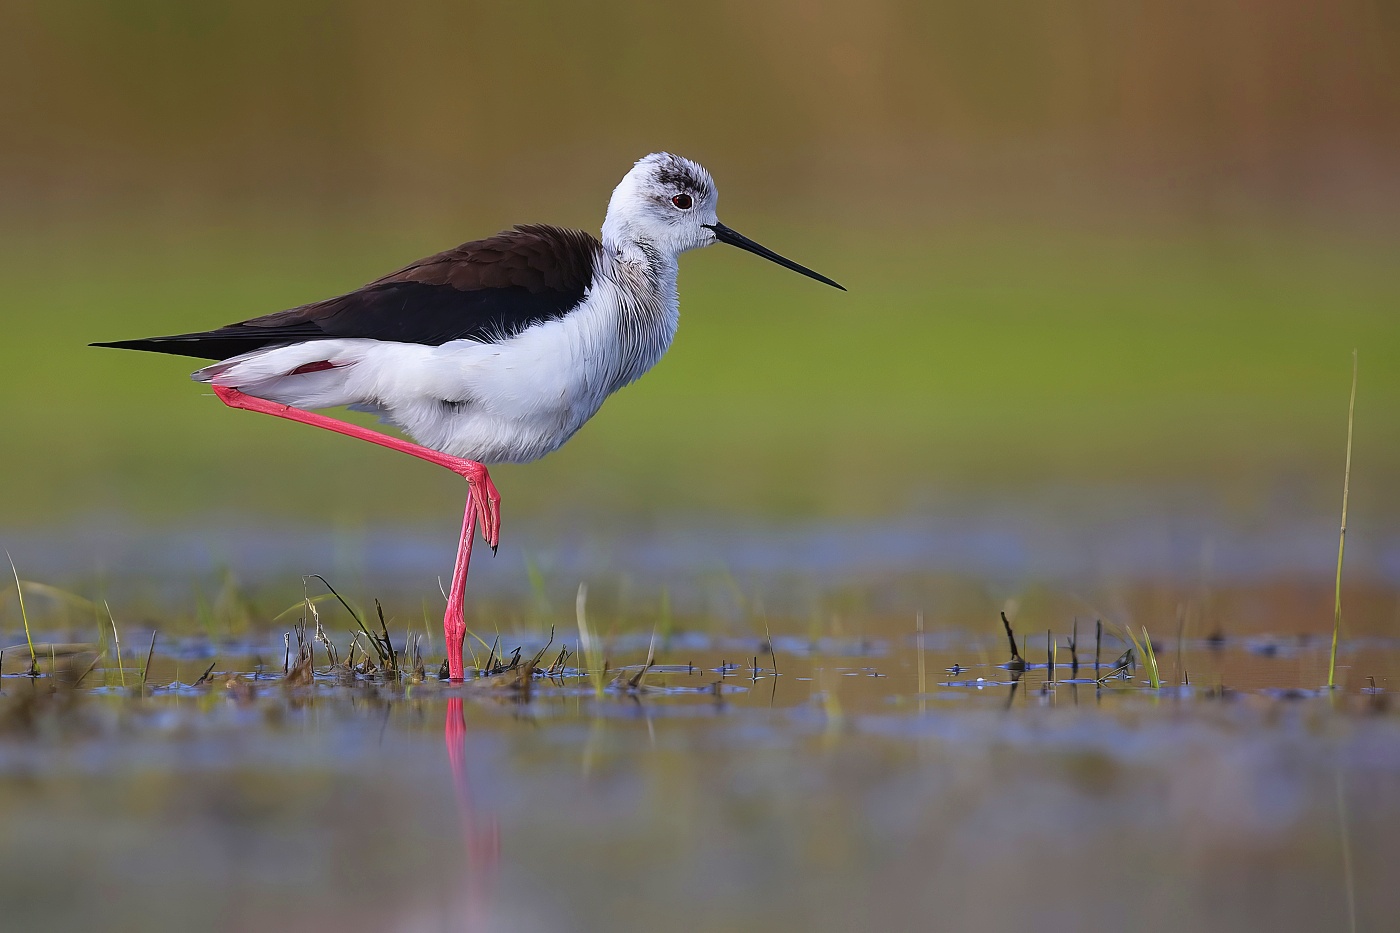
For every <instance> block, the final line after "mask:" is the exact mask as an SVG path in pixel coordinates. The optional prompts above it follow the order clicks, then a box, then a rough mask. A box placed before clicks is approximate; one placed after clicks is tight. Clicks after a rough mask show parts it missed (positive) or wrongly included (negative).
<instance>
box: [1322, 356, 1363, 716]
mask: <svg viewBox="0 0 1400 933" xmlns="http://www.w3.org/2000/svg"><path fill="white" fill-rule="evenodd" d="M1355 416H1356V351H1355V350H1352V351H1351V402H1350V403H1349V404H1348V405H1347V461H1346V469H1345V470H1344V471H1343V473H1342V530H1341V534H1340V535H1339V536H1338V538H1337V583H1336V587H1335V590H1334V602H1333V611H1332V654H1331V657H1330V658H1329V659H1328V661H1327V688H1328V689H1329V690H1331V689H1333V688H1335V687H1336V685H1337V641H1338V640H1339V639H1340V638H1341V634H1342V555H1343V554H1344V553H1345V552H1346V546H1347V498H1348V497H1349V496H1350V494H1351V434H1352V424H1353V422H1354V420H1355Z"/></svg>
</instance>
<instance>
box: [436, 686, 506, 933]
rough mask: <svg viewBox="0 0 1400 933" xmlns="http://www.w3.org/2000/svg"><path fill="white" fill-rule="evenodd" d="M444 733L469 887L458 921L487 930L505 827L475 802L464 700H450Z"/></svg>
mask: <svg viewBox="0 0 1400 933" xmlns="http://www.w3.org/2000/svg"><path fill="white" fill-rule="evenodd" d="M443 734H444V739H445V741H446V743H447V761H448V764H449V765H450V766H451V768H452V786H453V789H454V790H455V791H456V795H457V814H458V817H459V819H460V820H461V824H462V842H463V846H464V849H465V852H466V866H465V869H466V871H465V876H466V877H465V885H464V887H463V889H462V892H461V899H460V901H459V903H461V904H462V905H463V906H462V908H461V913H460V914H459V915H458V917H457V919H458V920H459V921H460V923H461V926H460V927H459V929H464V930H481V929H485V928H486V927H487V925H488V923H489V921H490V918H491V914H492V900H493V898H494V895H495V887H496V876H497V874H498V872H499V867H500V861H501V827H500V823H499V821H498V820H497V819H496V817H495V815H494V814H490V813H482V812H481V811H480V809H479V808H478V807H477V806H476V804H475V802H474V801H473V800H472V792H471V782H470V780H469V779H468V776H467V717H466V712H465V711H464V710H463V708H462V698H461V697H450V698H449V699H448V701H447V722H446V725H445V727H444V729H443Z"/></svg>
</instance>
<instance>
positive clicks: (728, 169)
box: [0, 0, 1400, 569]
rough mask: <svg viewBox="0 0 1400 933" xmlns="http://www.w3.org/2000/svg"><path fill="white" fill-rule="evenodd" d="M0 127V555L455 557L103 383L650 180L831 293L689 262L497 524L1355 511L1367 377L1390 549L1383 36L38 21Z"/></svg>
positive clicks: (880, 11)
mask: <svg viewBox="0 0 1400 933" xmlns="http://www.w3.org/2000/svg"><path fill="white" fill-rule="evenodd" d="M0 88H3V91H0V134H3V135H2V136H0V282H3V285H4V288H3V293H2V294H3V296H4V297H3V305H0V314H3V319H4V320H3V323H4V326H3V337H0V399H3V403H0V404H3V411H4V413H5V414H4V425H3V427H4V430H3V434H0V437H3V445H4V449H3V454H0V489H3V501H4V509H3V515H0V524H3V525H5V526H6V527H10V528H24V527H35V528H37V527H42V526H45V525H48V524H50V523H54V522H57V521H69V520H72V519H73V518H74V517H75V516H83V515H88V514H94V513H101V514H117V515H123V516H130V517H133V518H135V519H136V520H139V521H142V522H152V523H159V522H167V521H168V522H178V521H187V520H189V517H190V516H194V515H200V514H204V513H207V512H209V511H211V510H213V511H218V512H221V513H226V514H227V513H239V514H241V515H244V516H246V517H247V518H248V519H249V520H250V521H252V522H256V521H258V520H259V516H261V515H265V514H276V515H278V516H282V517H287V516H291V517H294V518H295V519H296V520H307V521H323V520H326V519H327V518H330V517H333V518H334V519H335V520H337V521H357V520H375V519H393V520H418V519H421V518H423V517H427V516H432V517H433V518H434V519H435V520H438V519H440V520H442V521H448V520H450V519H451V518H452V514H451V513H453V512H454V511H455V510H456V509H457V508H458V504H457V503H458V493H457V492H454V490H456V489H457V481H456V480H455V479H454V478H453V477H450V476H446V475H441V476H440V475H438V473H439V471H435V470H432V469H431V468H428V467H426V466H424V465H422V464H419V463H417V462H414V461H410V460H408V459H407V458H402V457H397V456H393V455H390V454H388V453H385V452H382V451H379V450H376V449H372V448H370V447H369V446H368V445H363V444H355V443H351V442H349V441H347V440H345V439H343V438H338V437H333V436H329V435H323V434H321V433H319V432H315V431H311V430H309V429H305V428H302V427H300V426H294V425H289V424H285V423H281V422H277V421H275V420H273V419H269V418H260V417H255V416H253V415H249V414H245V413H238V412H231V411H227V410H225V409H224V408H223V407H222V406H221V405H219V404H218V403H217V401H216V400H214V399H213V398H212V397H210V396H208V395H207V394H205V392H204V390H203V389H202V388H200V387H196V386H195V385H192V384H190V383H189V382H187V381H186V374H187V373H188V372H189V371H190V370H192V369H193V368H195V366H196V365H198V364H197V363H196V362H195V361H187V360H182V359H178V358H174V357H161V356H153V355H137V354H131V353H122V352H118V351H112V350H97V349H89V348H87V347H86V346H85V344H87V343H88V342H89V341H93V340H113V339H119V338H127V337H139V336H146V335H151V334H160V333H174V332H183V331H188V330H196V329H204V328H207V327H211V326H216V325H219V324H223V323H227V322H230V321H234V320H238V319H241V318H244V317H249V316H253V315H257V314H262V313H266V312H269V311H273V310H277V309H280V308H284V307H290V306H293V305H297V304H300V303H303V302H306V301H311V300H314V299H318V298H322V297H327V296H330V295H333V294H336V293H339V292H342V291H345V290H348V289H351V288H353V287H356V286H357V285H359V284H361V283H363V282H365V281H367V280H369V279H371V278H373V277H375V276H377V275H379V274H381V273H383V272H385V271H388V270H390V269H393V268H396V267H398V266H399V265H402V264H404V263H406V262H408V261H410V260H412V259H415V258H417V257H419V256H421V255H425V254H428V253H430V252H434V251H437V250H439V249H442V248H445V247H447V246H450V245H453V244H455V243H458V242H461V241H463V240H468V239H473V238H477V237H480V236H484V235H488V234H490V233H492V232H494V231H496V230H498V229H500V228H502V227H505V226H508V225H510V224H512V223H518V222H536V221H540V222H553V223H559V224H564V225H571V226H578V227H582V228H585V229H589V230H593V231H596V230H597V229H598V227H599V225H600V223H601V221H602V215H603V210H604V208H605V206H606V203H607V198H608V195H609V193H610V191H611V189H612V186H613V185H614V184H616V182H617V180H618V179H619V178H620V177H621V176H622V174H623V173H624V172H625V171H626V170H627V168H628V167H629V166H630V164H631V163H632V161H634V160H635V159H636V158H638V157H640V156H641V155H643V154H645V153H647V152H650V151H654V150H658V149H663V148H664V149H671V150H674V151H677V152H680V153H683V154H685V155H687V156H690V157H692V158H695V159H698V160H700V161H701V162H703V163H704V164H705V165H706V166H707V167H709V168H710V169H711V171H712V172H713V173H714V175H715V177H716V179H717V180H718V183H719V186H720V190H721V193H722V197H721V202H720V208H721V211H720V213H721V217H722V218H723V219H724V220H725V222H726V223H728V224H730V225H731V226H733V227H735V228H736V229H738V230H740V231H742V232H744V233H746V234H748V235H749V236H752V237H753V238H755V239H757V240H759V241H760V242H762V243H764V244H765V245H768V246H771V247H772V248H774V249H776V250H778V251H780V252H783V253H785V254H787V255H790V256H792V257H794V258H795V259H796V260H798V261H799V262H802V263H805V264H807V265H810V266H812V267H813V268H816V269H818V270H819V271H821V272H823V273H825V274H828V275H830V276H832V277H834V278H836V279H837V280H839V281H841V282H842V283H844V284H845V285H846V286H847V287H848V288H849V292H848V293H845V294H843V293H839V292H837V291H835V290H832V289H826V288H823V287H821V286H819V285H817V284H816V283H813V282H811V281H809V280H806V279H802V278H800V277H798V276H796V275H793V274H791V273H789V272H786V271H783V270H781V269H779V268H777V267H775V266H771V265H769V264H767V263H763V262H761V261H759V260H757V259H755V258H754V257H752V256H747V255H744V254H742V253H740V252H738V251H735V250H725V249H724V248H716V249H712V250H708V251H705V252H704V253H701V254H691V255H688V256H686V257H685V258H684V259H683V260H682V267H683V273H682V280H681V290H682V326H681V332H680V335H679V337H678V340H677V342H676V345H675V347H674V348H673V350H672V351H671V353H670V354H669V355H668V356H667V357H666V358H665V360H664V361H663V362H662V363H661V365H660V366H659V367H658V368H657V369H656V371H655V372H653V373H652V374H650V375H648V376H647V377H646V378H645V379H644V380H643V381H642V382H641V383H639V384H638V385H637V386H634V387H632V388H629V389H627V390H624V391H623V392H622V393H621V394H620V395H619V396H617V397H616V398H614V399H613V400H611V401H610V402H609V403H608V405H606V406H605V407H604V409H603V411H602V412H601V414H600V415H599V416H598V417H597V418H596V419H594V421H593V422H591V423H590V424H589V425H588V426H587V427H586V428H585V429H584V430H583V431H582V432H581V433H580V435H579V436H578V437H577V438H575V439H574V440H573V441H572V442H571V443H570V444H569V445H568V446H567V447H565V448H564V449H563V450H562V451H560V452H559V453H557V454H555V455H553V456H551V457H550V458H548V459H547V460H545V461H543V462H541V463H538V464H533V465H528V466H507V467H502V468H500V469H499V470H498V471H496V477H497V481H498V483H499V484H500V486H501V488H502V489H503V491H504V495H505V497H506V509H507V512H506V514H507V520H508V521H509V519H510V517H512V516H517V517H518V516H532V515H533V516H549V515H553V514H564V513H563V512H562V511H560V510H567V514H569V515H572V516H580V515H582V516H585V517H588V516H595V517H596V516H598V515H601V514H603V513H605V512H608V511H609V510H616V511H615V514H618V515H621V516H622V517H623V519H624V520H631V519H635V518H638V517H644V516H653V515H657V514H662V513H673V512H675V513H684V512H687V511H689V512H695V511H699V510H706V511H712V512H716V513H718V514H721V515H723V514H725V513H728V512H734V513H737V512H740V511H744V510H756V511H758V512H759V513H761V514H771V515H773V516H778V517H780V518H781V517H785V516H808V517H810V516H816V517H822V516H864V517H877V518H878V517H880V516H896V515H905V514H909V513H917V512H918V511H919V510H921V509H926V508H931V507H933V506H936V505H937V504H939V503H943V502H946V501H955V500H959V499H961V498H978V497H980V498H983V499H989V500H996V499H998V498H1001V497H1004V496H1012V497H1017V498H1019V499H1022V500H1025V499H1031V500H1034V499H1036V498H1037V497H1039V498H1052V497H1055V496H1058V495H1061V494H1062V492H1063V490H1064V489H1066V488H1068V487H1074V488H1080V489H1086V490H1089V494H1090V495H1092V490H1094V489H1095V488H1098V487H1101V486H1109V485H1112V486H1114V487H1115V488H1118V487H1122V486H1123V485H1125V484H1126V485H1128V486H1134V487H1141V488H1142V489H1144V490H1151V489H1153V488H1162V487H1167V486H1185V487H1188V488H1196V487H1199V488H1203V489H1208V490H1211V492H1210V495H1212V496H1217V497H1218V499H1219V501H1222V502H1226V503H1230V504H1232V507H1234V508H1238V509H1239V510H1240V511H1241V514H1246V515H1254V516H1256V517H1262V519H1263V520H1267V517H1268V515H1269V514H1270V513H1271V512H1272V511H1273V510H1275V509H1279V508H1284V509H1286V508H1289V507H1291V506H1292V505H1294V504H1296V503H1297V502H1304V503H1309V504H1315V505H1317V506H1318V508H1325V510H1327V511H1328V512H1330V511H1333V510H1335V507H1336V504H1337V503H1336V500H1337V499H1338V498H1339V497H1340V491H1341V490H1340V486H1341V472H1342V454H1343V446H1344V443H1345V435H1346V407H1347V390H1348V383H1349V379H1350V359H1351V350H1352V349H1353V348H1357V349H1359V351H1360V359H1361V378H1360V392H1359V397H1358V402H1357V440H1356V451H1357V452H1356V473H1355V482H1354V489H1353V507H1354V508H1355V509H1356V510H1357V514H1358V516H1360V517H1361V518H1364V520H1367V521H1371V522H1378V521H1382V520H1384V519H1385V518H1386V517H1388V516H1394V515H1395V514H1396V513H1397V512H1398V511H1400V492H1397V490H1400V485H1398V484H1397V483H1396V480H1397V479H1400V424H1397V419H1396V417H1395V415H1394V412H1396V411H1397V403H1400V366H1397V363H1398V362H1400V358H1398V356H1400V342H1398V341H1400V322H1398V321H1397V314H1396V311H1397V300H1398V299H1400V261H1397V259H1396V247H1397V245H1400V219H1398V218H1400V159H1397V158H1396V153H1397V152H1400V7H1397V6H1396V5H1394V4H1384V3H1369V2H1345V0H1343V2H1338V0H1273V2H1269V3H1262V2H1256V3H1228V4H1222V3H1212V2H1205V0H1188V2H1171V3H1168V2H1152V0H1149V2H1145V3H1133V4H1125V3H1122V2H1119V0H1101V2H1093V0H1088V2H1085V0H1081V2H1065V3H1055V4H1049V3H1045V4H1041V3H1031V2H1010V0H977V2H957V3H936V2H927V0H920V2H895V0H865V2H861V3H822V2H813V0H801V2H784V3H772V4H762V5H759V4H750V3H735V2H717V3H712V4H703V5H700V6H696V5H693V4H692V5H681V4H652V3H642V2H620V3H617V2H614V3H602V4H575V3H563V2H551V3H457V2H437V3H403V4H387V3H382V2H370V0H351V2H329V0H277V2H275V3H274V2H264V0H239V2H236V3H234V2H226V0H202V2H199V3H189V2H185V0H109V2H98V0H85V2H79V0H37V2H34V0H11V2H8V3H6V4H4V6H3V7H0ZM1281 490H1282V492H1280V491H1281ZM1281 496H1282V499H1281V498H1280V497H1281ZM561 520H562V519H561ZM1359 520H1360V519H1359ZM507 527H508V528H509V525H508V526H507ZM1324 569H1325V568H1324Z"/></svg>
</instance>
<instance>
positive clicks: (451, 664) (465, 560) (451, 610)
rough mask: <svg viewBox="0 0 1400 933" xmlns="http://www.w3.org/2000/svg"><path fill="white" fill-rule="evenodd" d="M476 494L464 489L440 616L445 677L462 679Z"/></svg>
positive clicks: (474, 528)
mask: <svg viewBox="0 0 1400 933" xmlns="http://www.w3.org/2000/svg"><path fill="white" fill-rule="evenodd" d="M475 498H476V491H475V490H474V489H472V487H471V486H468V487H467V507H466V509H465V510H464V511H463V513H462V540H461V541H460V542H459V543H458V545H457V563H456V564H455V565H454V566H453V568H452V586H451V587H449V588H448V590H447V614H446V615H444V616H443V617H442V631H443V637H444V638H445V639H446V641H447V676H448V679H450V680H453V681H458V680H462V679H463V678H464V676H465V668H464V667H463V665H462V640H463V639H464V638H466V635H467V624H466V621H465V619H464V616H465V612H466V610H465V609H464V608H463V606H462V601H463V598H464V597H465V595H466V591H467V568H468V566H470V564H471V562H472V539H473V538H475V537H476V534H475V531H476V503H475V502H474V501H473V500H474V499H475Z"/></svg>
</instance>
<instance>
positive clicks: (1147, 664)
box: [1123, 625, 1162, 690]
mask: <svg viewBox="0 0 1400 933" xmlns="http://www.w3.org/2000/svg"><path fill="white" fill-rule="evenodd" d="M1123 631H1125V632H1127V633H1128V640H1129V641H1131V642H1132V643H1133V648H1134V650H1136V651H1137V656H1138V657H1139V658H1141V659H1142V667H1143V670H1145V671H1147V682H1148V683H1149V684H1151V685H1152V689H1153V690H1160V689H1161V687H1162V677H1161V674H1160V673H1158V670H1157V655H1156V653H1154V652H1153V650H1152V638H1151V636H1149V635H1148V634H1147V626H1145V625H1144V626H1143V627H1142V640H1141V641H1138V639H1137V636H1136V635H1134V634H1133V630H1132V628H1130V627H1127V626H1125V627H1124V629H1123Z"/></svg>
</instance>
